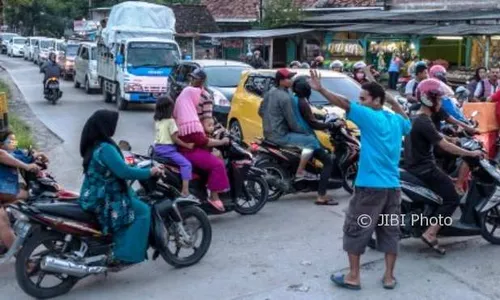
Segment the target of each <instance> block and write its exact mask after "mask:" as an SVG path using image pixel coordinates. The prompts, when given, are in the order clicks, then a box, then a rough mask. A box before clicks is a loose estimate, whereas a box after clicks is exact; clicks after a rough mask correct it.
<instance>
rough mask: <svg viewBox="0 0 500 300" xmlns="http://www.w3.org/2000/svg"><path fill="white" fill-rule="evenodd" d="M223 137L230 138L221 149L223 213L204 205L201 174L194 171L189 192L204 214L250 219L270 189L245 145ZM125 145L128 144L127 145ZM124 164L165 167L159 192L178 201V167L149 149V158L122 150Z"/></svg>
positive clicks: (143, 184)
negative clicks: (226, 179) (224, 183)
mask: <svg viewBox="0 0 500 300" xmlns="http://www.w3.org/2000/svg"><path fill="white" fill-rule="evenodd" d="M225 135H226V136H228V137H230V140H231V143H230V144H229V145H228V146H224V147H220V150H221V153H222V157H223V159H224V161H225V162H226V169H227V174H228V176H229V183H230V187H231V189H230V191H229V192H226V193H221V194H220V198H221V200H222V202H223V203H224V207H225V211H224V212H221V211H219V210H218V209H216V208H214V207H213V206H212V205H211V204H210V203H208V202H207V200H208V199H209V194H208V191H207V188H206V185H207V175H206V174H205V172H203V171H201V170H196V169H195V170H193V177H192V179H191V180H190V183H189V189H190V192H191V194H192V195H193V196H195V197H196V198H198V199H200V200H201V206H200V207H201V208H202V209H203V210H204V211H205V212H206V213H207V214H222V213H226V212H229V211H233V210H234V211H236V212H237V213H239V214H241V215H253V214H256V213H258V212H259V211H260V210H261V209H262V208H263V207H264V205H265V204H266V202H267V199H268V194H269V187H268V184H267V182H266V180H265V178H264V175H265V173H264V171H263V170H260V169H258V168H256V167H254V166H253V156H252V154H251V153H250V152H249V151H247V150H245V149H244V148H246V145H245V144H244V143H243V142H242V141H239V140H238V139H236V138H235V137H231V135H229V133H228V132H227V131H226V132H225ZM127 144H128V143H127ZM122 150H125V151H126V152H125V153H126V154H124V156H125V160H126V161H129V162H130V163H131V164H137V163H141V162H142V163H145V162H147V161H148V160H149V161H156V162H158V163H160V164H162V165H163V166H164V174H165V175H164V176H162V178H161V183H162V184H161V185H160V188H161V189H162V191H163V192H165V193H166V194H167V195H169V197H172V198H174V199H175V198H178V197H180V196H181V192H180V191H181V187H182V179H181V177H180V170H179V167H178V166H177V165H176V164H174V163H172V162H170V161H168V160H165V159H163V158H161V157H158V156H156V155H155V154H154V153H153V148H152V147H151V148H150V153H149V155H148V156H142V155H139V154H135V153H132V152H130V151H131V148H130V147H127V148H125V149H122ZM140 185H141V189H140V192H146V193H147V192H148V189H149V185H148V182H141V183H140Z"/></svg>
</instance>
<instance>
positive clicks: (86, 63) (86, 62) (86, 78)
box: [74, 43, 101, 94]
mask: <svg viewBox="0 0 500 300" xmlns="http://www.w3.org/2000/svg"><path fill="white" fill-rule="evenodd" d="M74 80H75V88H79V87H80V86H81V85H83V86H84V87H85V91H86V92H87V94H91V93H92V92H93V91H100V90H101V83H100V82H99V78H98V76H97V45H96V44H95V43H82V44H80V48H79V49H78V53H77V55H76V59H75V79H74Z"/></svg>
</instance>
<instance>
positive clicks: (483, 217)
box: [401, 138, 500, 245]
mask: <svg viewBox="0 0 500 300" xmlns="http://www.w3.org/2000/svg"><path fill="white" fill-rule="evenodd" d="M461 146H462V148H464V149H467V150H470V151H475V150H483V145H482V143H481V142H479V141H477V140H474V139H471V138H462V139H461ZM463 159H464V160H465V161H466V162H467V164H469V166H470V167H471V170H472V179H471V181H470V183H469V189H468V190H467V192H466V194H465V195H464V196H463V197H462V199H461V203H460V209H461V212H462V215H461V217H460V220H459V221H458V222H456V221H453V224H451V226H444V227H443V228H442V229H441V230H440V232H439V235H441V236H473V235H481V236H482V237H483V238H484V239H485V240H487V241H489V242H490V243H492V244H495V245H500V234H499V236H495V235H494V232H495V230H496V229H497V228H498V229H500V210H499V206H500V171H499V170H498V168H497V165H496V163H495V162H494V161H490V160H487V159H480V158H473V157H464V158H463ZM401 191H402V197H401V198H402V203H401V214H402V216H403V219H402V224H401V232H402V237H403V238H408V237H420V236H421V235H422V233H423V232H424V231H425V230H426V228H427V227H428V225H429V224H428V223H425V222H423V221H425V220H431V219H432V218H433V217H434V218H437V217H435V216H434V213H435V211H436V209H437V208H438V207H439V206H440V205H441V204H442V202H443V199H442V198H441V197H439V196H438V195H436V194H435V193H434V192H433V191H431V190H430V189H428V188H427V187H426V185H425V184H424V183H423V182H422V181H421V180H419V179H418V178H416V177H415V176H414V175H412V174H411V173H409V172H407V171H405V170H402V171H401ZM446 225H448V224H446ZM490 226H491V228H490Z"/></svg>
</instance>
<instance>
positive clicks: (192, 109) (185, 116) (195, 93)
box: [173, 69, 229, 211]
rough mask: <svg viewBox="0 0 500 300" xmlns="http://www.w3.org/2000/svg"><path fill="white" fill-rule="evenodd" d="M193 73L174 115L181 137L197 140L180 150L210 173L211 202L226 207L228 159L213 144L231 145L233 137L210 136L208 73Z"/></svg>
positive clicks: (200, 70) (210, 112) (200, 71)
mask: <svg viewBox="0 0 500 300" xmlns="http://www.w3.org/2000/svg"><path fill="white" fill-rule="evenodd" d="M190 76H191V78H192V82H191V85H192V86H188V87H186V88H184V90H182V92H181V93H180V95H179V96H178V97H177V100H176V101H175V107H174V113H173V117H174V119H175V121H176V123H177V127H178V129H179V139H181V140H182V141H183V142H185V143H193V144H194V147H193V149H188V148H184V147H179V152H181V153H182V154H183V155H184V157H186V158H187V159H188V160H189V161H190V162H191V164H192V165H193V167H195V168H198V169H200V170H203V171H206V172H207V173H208V182H207V187H208V189H209V190H210V200H209V203H210V204H212V205H213V206H214V207H215V208H216V209H218V210H220V211H224V204H223V203H222V201H221V200H220V198H219V193H221V192H225V191H228V190H229V179H228V177H227V172H226V167H225V165H224V161H222V160H221V159H219V158H217V157H216V156H214V155H213V154H212V153H211V152H210V150H209V148H210V147H218V146H222V145H227V144H228V143H229V139H228V138H224V139H222V140H215V139H210V138H208V137H207V136H206V134H205V131H204V129H203V125H202V124H201V121H200V119H201V118H205V117H212V108H213V100H212V96H211V95H210V94H209V93H208V92H207V91H206V90H205V89H204V88H203V86H204V83H205V80H206V78H207V75H206V73H205V72H204V71H203V70H202V69H196V70H194V71H193V73H191V74H190Z"/></svg>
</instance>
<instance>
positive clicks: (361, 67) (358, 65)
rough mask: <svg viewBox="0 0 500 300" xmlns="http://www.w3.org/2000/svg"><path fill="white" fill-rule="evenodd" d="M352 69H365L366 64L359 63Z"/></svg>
mask: <svg viewBox="0 0 500 300" xmlns="http://www.w3.org/2000/svg"><path fill="white" fill-rule="evenodd" d="M352 68H353V69H354V70H358V69H364V68H366V63H365V62H364V61H358V62H357V63H355V64H354V65H353V66H352Z"/></svg>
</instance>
